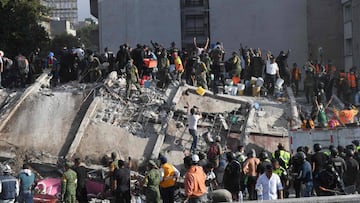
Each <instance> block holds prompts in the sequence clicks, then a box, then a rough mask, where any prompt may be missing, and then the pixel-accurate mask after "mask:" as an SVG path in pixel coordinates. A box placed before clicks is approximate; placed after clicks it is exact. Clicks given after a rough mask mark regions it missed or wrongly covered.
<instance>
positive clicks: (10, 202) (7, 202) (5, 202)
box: [0, 199, 15, 203]
mask: <svg viewBox="0 0 360 203" xmlns="http://www.w3.org/2000/svg"><path fill="white" fill-rule="evenodd" d="M14 202H15V199H0V203H14Z"/></svg>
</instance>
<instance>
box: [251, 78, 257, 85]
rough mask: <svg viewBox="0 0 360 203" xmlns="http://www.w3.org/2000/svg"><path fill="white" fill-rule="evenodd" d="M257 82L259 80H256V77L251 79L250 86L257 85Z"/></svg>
mask: <svg viewBox="0 0 360 203" xmlns="http://www.w3.org/2000/svg"><path fill="white" fill-rule="evenodd" d="M256 81H257V78H256V77H251V80H250V84H251V85H255V84H256Z"/></svg>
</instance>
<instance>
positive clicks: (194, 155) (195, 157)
mask: <svg viewBox="0 0 360 203" xmlns="http://www.w3.org/2000/svg"><path fill="white" fill-rule="evenodd" d="M191 160H192V161H193V163H197V162H199V161H200V158H199V156H198V155H197V154H193V155H192V156H191Z"/></svg>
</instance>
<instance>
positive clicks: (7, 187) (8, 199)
mask: <svg viewBox="0 0 360 203" xmlns="http://www.w3.org/2000/svg"><path fill="white" fill-rule="evenodd" d="M2 172H3V175H2V176H0V186H1V190H0V202H2V203H13V202H15V198H16V197H17V196H18V195H19V183H18V181H17V179H16V178H15V177H14V176H12V175H11V173H12V170H11V167H10V166H9V165H7V164H6V165H5V166H3V168H2Z"/></svg>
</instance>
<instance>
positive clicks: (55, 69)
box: [45, 52, 60, 85]
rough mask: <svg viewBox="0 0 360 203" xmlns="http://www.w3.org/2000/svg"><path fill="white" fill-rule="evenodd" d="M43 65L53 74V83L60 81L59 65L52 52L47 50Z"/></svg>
mask: <svg viewBox="0 0 360 203" xmlns="http://www.w3.org/2000/svg"><path fill="white" fill-rule="evenodd" d="M45 67H46V68H47V69H50V73H51V75H52V76H53V77H52V81H53V83H54V85H56V84H57V83H59V82H60V81H59V72H60V67H59V63H58V60H57V59H56V58H55V56H54V52H49V55H48V58H47V61H46V63H45Z"/></svg>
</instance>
